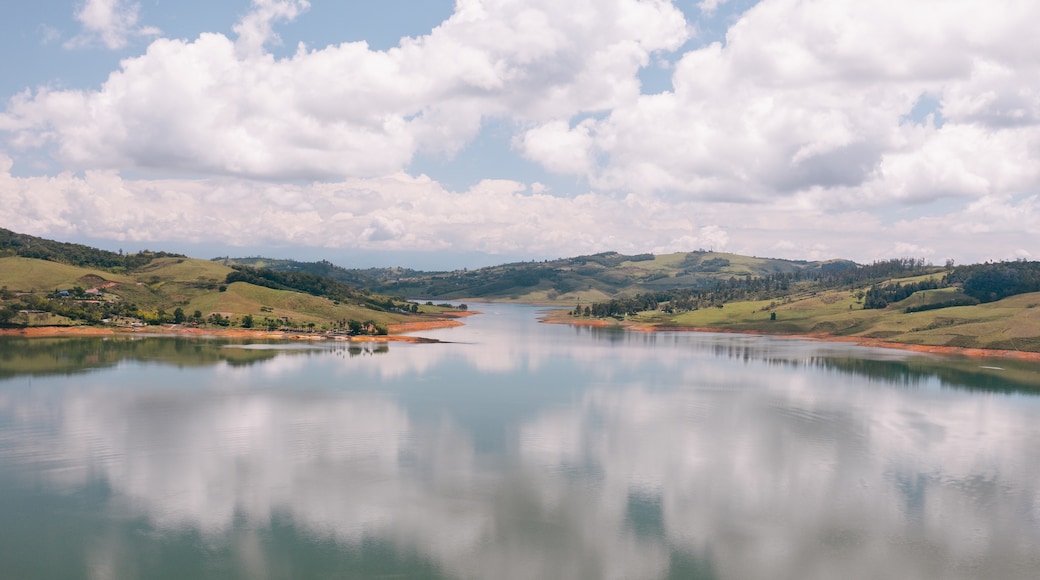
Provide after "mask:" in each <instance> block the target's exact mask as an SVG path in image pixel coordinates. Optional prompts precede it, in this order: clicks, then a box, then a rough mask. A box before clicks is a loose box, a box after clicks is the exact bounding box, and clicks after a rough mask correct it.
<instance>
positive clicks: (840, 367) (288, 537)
mask: <svg viewBox="0 0 1040 580" xmlns="http://www.w3.org/2000/svg"><path fill="white" fill-rule="evenodd" d="M471 307H473V309H475V310H479V311H481V312H483V314H481V315H477V316H472V317H469V318H467V319H465V322H466V326H463V327H458V328H451V329H443V330H436V331H426V332H423V333H420V334H421V335H422V336H426V337H430V338H437V339H439V340H441V341H444V343H441V344H408V343H389V344H384V343H363V344H349V343H344V342H319V343H299V342H294V343H268V342H256V341H254V342H248V341H229V340H221V339H196V338H171V337H153V338H148V337H135V338H127V337H123V336H113V337H105V338H100V337H99V338H75V339H65V338H63V339H43V338H40V339H20V338H4V339H2V340H0V578H19V579H37V578H41V579H42V578H69V579H78V578H82V579H91V580H93V579H102V578H171V579H174V578H176V579H181V578H465V579H470V578H472V579H484V578H496V579H514V578H515V579H521V578H532V579H535V578H538V579H541V578H590V579H593V578H624V579H643V578H645V579H656V578H687V579H689V578H696V579H757V578H773V579H775V578H799V579H832V578H845V579H856V578H864V579H867V578H943V579H960V578H963V579H975V578H988V579H1000V578H1023V579H1025V578H1036V577H1038V574H1040V397H1038V394H1040V365H1037V364H1030V363H1025V362H1018V361H1013V360H988V359H987V360H983V359H970V358H953V357H939V356H935V355H925V354H918V353H910V352H904V351H899V350H894V349H879V348H867V347H860V346H855V345H851V344H846V343H828V342H820V341H810V340H801V339H790V338H774V337H765V336H748V335H738V334H713V333H689V332H655V333H639V332H625V331H615V330H607V329H593V328H576V327H570V326H561V325H548V324H541V323H539V322H538V320H537V319H538V317H539V316H540V315H541V311H540V310H539V309H538V308H535V307H530V306H517V305H504V304H479V305H473V304H471Z"/></svg>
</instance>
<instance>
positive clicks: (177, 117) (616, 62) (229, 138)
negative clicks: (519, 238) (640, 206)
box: [0, 0, 688, 178]
mask: <svg viewBox="0 0 1040 580" xmlns="http://www.w3.org/2000/svg"><path fill="white" fill-rule="evenodd" d="M307 7H308V4H307V2H305V1H302V0H279V1H276V0H256V2H254V6H253V10H252V11H250V12H249V14H247V15H246V16H245V17H244V18H243V19H242V21H241V22H239V23H238V24H237V25H236V26H235V27H234V30H235V32H236V34H237V36H238V37H237V40H231V39H230V38H228V37H226V36H224V35H222V34H210V33H207V34H202V35H201V36H200V37H199V38H197V39H195V40H193V41H190V42H189V41H184V40H171V39H159V40H156V41H155V42H153V43H152V44H151V45H150V46H149V47H148V50H147V51H146V52H145V54H143V55H141V56H138V57H136V58H131V59H127V60H125V61H123V63H122V65H121V68H120V70H118V71H115V72H113V73H112V74H111V75H110V76H109V78H108V80H107V81H106V82H105V83H104V84H103V85H102V87H101V88H100V89H99V90H96V91H95V90H86V91H77V90H53V89H46V88H44V89H40V90H38V91H37V92H35V93H28V92H27V93H23V94H21V95H18V96H16V97H15V98H14V99H13V100H12V101H11V102H10V103H9V105H8V107H7V111H6V113H5V114H4V115H3V116H2V117H0V129H7V130H9V131H12V132H13V134H14V138H13V141H12V142H13V143H14V145H15V146H19V147H40V146H41V145H44V146H48V147H53V153H54V154H55V155H56V157H57V158H58V159H59V160H60V161H61V162H63V163H65V164H67V165H69V166H72V167H77V168H84V169H87V168H91V169H93V168H108V169H129V168H134V169H151V170H155V171H159V172H166V173H171V172H188V173H196V174H197V173H206V174H228V175H240V176H247V177H263V178H294V177H312V178H315V177H319V178H323V177H343V176H377V175H385V174H388V173H392V172H394V171H397V170H400V169H401V168H403V167H405V166H406V165H407V164H408V163H409V161H410V160H411V158H412V156H413V155H414V154H415V153H416V152H417V151H419V150H425V151H433V152H437V151H440V152H447V153H449V154H450V153H452V152H454V151H456V150H457V149H458V148H460V147H462V146H463V145H464V144H465V143H467V142H468V141H469V140H470V139H471V138H472V137H473V136H474V135H476V133H477V132H478V131H479V129H480V126H481V122H482V120H483V119H484V118H486V117H491V116H501V115H509V116H513V117H516V118H519V119H534V120H545V119H549V118H558V117H567V116H569V115H572V114H576V113H578V112H581V111H599V110H608V109H610V108H613V107H616V106H619V105H620V104H622V103H626V102H632V101H634V100H635V99H636V97H637V96H638V93H639V81H638V78H637V77H636V73H637V72H638V70H639V69H640V68H641V67H642V66H645V65H646V64H647V63H648V62H649V59H650V55H651V54H652V53H654V52H656V51H662V50H674V49H676V48H677V47H678V46H680V45H681V44H682V43H683V42H684V41H685V40H686V38H687V37H688V31H687V25H686V21H685V19H684V18H683V16H682V13H681V12H679V11H678V10H677V9H676V8H675V7H674V6H672V5H671V3H669V2H667V1H664V0H609V1H606V2H603V1H593V0H583V1H581V2H576V3H569V4H567V5H562V4H559V3H558V2H551V1H549V0H538V1H534V2H532V1H521V0H467V1H464V2H459V3H458V4H457V6H456V9H455V12H454V14H453V15H452V16H451V17H450V18H449V19H448V20H446V21H445V22H443V23H442V24H441V25H440V26H438V27H437V28H435V29H434V30H433V31H432V32H431V33H430V34H429V35H426V36H422V37H419V38H405V39H402V40H401V42H400V44H399V45H398V46H397V47H395V48H392V49H390V50H387V51H374V50H371V49H370V48H369V47H368V46H367V44H365V43H364V42H355V43H344V44H339V45H331V46H327V47H323V48H319V49H314V50H310V49H307V48H305V47H303V46H301V47H300V48H299V49H298V50H297V52H296V53H295V54H294V55H292V56H290V57H287V58H283V59H276V58H274V57H273V56H272V55H271V54H269V53H267V52H265V51H264V46H265V44H267V43H269V42H271V41H273V40H275V39H276V37H275V35H274V33H273V31H272V25H273V24H274V23H277V22H279V21H287V20H292V19H294V18H296V17H297V16H298V15H299V14H300V13H302V12H303V11H304V10H305V9H306V8H307ZM110 12H111V11H110ZM133 14H136V12H133ZM568 169H573V168H571V167H568Z"/></svg>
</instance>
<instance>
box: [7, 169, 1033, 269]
mask: <svg viewBox="0 0 1040 580" xmlns="http://www.w3.org/2000/svg"><path fill="white" fill-rule="evenodd" d="M11 171H12V162H11V160H10V158H7V157H4V156H2V155H0V198H2V199H3V200H4V203H3V204H0V224H3V227H5V228H9V229H13V230H15V231H20V232H25V233H29V234H33V235H40V236H45V237H52V238H59V239H62V238H67V237H69V236H79V237H87V238H94V239H112V240H120V241H129V242H139V243H142V244H148V245H149V246H152V247H154V246H155V244H157V243H158V244H160V245H161V244H162V243H163V242H182V243H196V244H198V243H206V244H220V245H224V246H227V247H229V248H235V247H239V248H256V247H271V246H285V245H291V246H301V247H309V248H329V249H332V248H350V249H355V250H373V251H380V250H388V251H390V250H392V251H412V252H431V251H441V252H445V253H448V254H450V253H451V252H479V253H483V254H490V255H518V254H520V255H532V256H545V257H565V256H573V255H579V254H588V253H594V252H600V251H604V250H607V249H611V250H617V251H620V252H623V253H629V254H635V253H641V252H648V251H652V252H654V253H667V252H680V251H690V250H694V249H700V248H703V249H715V250H726V251H732V252H737V253H744V254H753V255H768V256H773V257H781V258H792V259H829V258H835V257H842V258H849V259H855V260H859V261H861V262H869V261H871V260H873V259H878V258H889V257H893V256H905V255H910V256H912V257H924V258H933V257H935V258H937V259H940V261H941V259H945V258H946V257H953V258H955V259H956V260H957V261H958V262H962V263H963V262H967V261H978V260H984V259H989V258H993V259H1001V258H1007V257H1011V256H1017V254H1016V253H1015V252H1017V251H1018V250H1020V249H1021V248H1023V247H1028V243H1029V240H1033V239H1037V238H1038V237H1040V199H1038V196H1036V195H1032V196H1024V197H1022V196H1019V197H1013V196H987V197H984V198H981V199H979V200H976V201H972V202H970V203H969V204H967V205H964V206H963V207H957V208H953V209H951V210H950V211H949V212H947V213H945V214H942V215H934V214H933V215H926V216H924V217H917V218H913V219H905V220H902V221H897V222H895V223H891V224H886V223H885V222H884V221H882V220H881V219H879V218H878V217H877V216H875V215H872V214H870V213H867V212H863V211H857V210H852V209H842V208H831V209H828V208H825V207H822V206H820V205H814V204H808V205H806V206H803V205H801V204H798V203H793V204H792V203H781V202H776V203H771V204H767V205H762V206H761V207H759V208H757V209H756V210H755V211H749V206H747V205H745V204H736V203H702V202H696V201H666V200H663V199H659V198H657V197H654V196H638V195H628V196H624V197H620V196H615V195H608V194H601V193H591V192H590V193H585V194H582V195H578V196H575V197H557V196H554V195H550V194H549V193H547V192H545V191H544V190H542V189H541V188H540V187H538V186H537V185H531V186H527V185H525V184H523V183H518V182H515V181H508V180H485V181H482V182H480V183H479V184H477V185H476V186H474V187H472V188H471V189H469V190H467V191H451V190H448V189H445V188H444V187H443V186H442V185H440V184H439V183H437V182H436V181H433V180H431V179H429V178H428V177H426V176H420V177H412V176H408V175H406V174H403V173H399V174H394V175H391V176H386V177H379V178H364V179H346V180H338V181H330V182H315V183H310V184H276V183H270V182H263V181H252V180H243V179H235V178H210V179H194V180H191V179H164V180H130V179H125V178H123V177H120V176H119V174H118V173H116V172H113V171H89V172H86V173H85V174H84V175H83V176H76V175H74V174H71V173H62V174H59V175H57V176H53V177H16V176H14V175H12V174H11ZM915 248H916V249H915ZM229 251H230V252H231V253H234V251H233V250H229ZM449 265H450V262H449Z"/></svg>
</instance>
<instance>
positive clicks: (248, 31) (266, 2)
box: [234, 0, 310, 57]
mask: <svg viewBox="0 0 1040 580" xmlns="http://www.w3.org/2000/svg"><path fill="white" fill-rule="evenodd" d="M308 8H310V2H308V1H307V0H253V9H252V10H251V11H250V12H249V14H247V15H246V16H245V17H244V18H242V20H241V21H240V22H239V23H238V24H236V25H235V26H234V31H235V34H237V35H238V40H237V41H236V42H235V49H236V50H237V51H238V54H239V55H240V56H244V57H250V56H259V55H261V54H262V53H263V50H264V45H265V44H267V43H268V42H279V38H278V35H277V34H275V33H274V29H273V24H274V23H275V22H278V21H282V20H284V21H292V20H295V19H296V17H297V16H299V15H300V13H302V12H303V11H305V10H307V9H308Z"/></svg>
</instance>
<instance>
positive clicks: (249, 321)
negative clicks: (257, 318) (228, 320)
mask: <svg viewBox="0 0 1040 580" xmlns="http://www.w3.org/2000/svg"><path fill="white" fill-rule="evenodd" d="M242 328H253V315H252V314H246V315H245V316H243V317H242Z"/></svg>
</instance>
